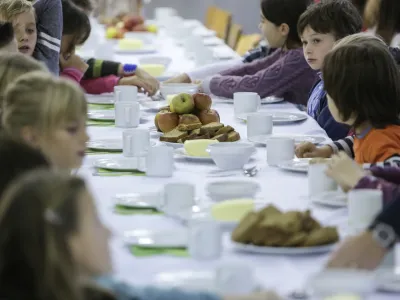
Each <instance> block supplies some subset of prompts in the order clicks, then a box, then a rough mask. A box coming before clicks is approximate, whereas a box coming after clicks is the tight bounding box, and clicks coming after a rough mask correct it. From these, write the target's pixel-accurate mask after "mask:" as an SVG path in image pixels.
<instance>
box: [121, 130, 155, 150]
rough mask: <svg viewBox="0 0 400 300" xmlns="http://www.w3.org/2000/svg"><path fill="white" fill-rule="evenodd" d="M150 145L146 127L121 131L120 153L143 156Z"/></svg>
mask: <svg viewBox="0 0 400 300" xmlns="http://www.w3.org/2000/svg"><path fill="white" fill-rule="evenodd" d="M149 147H150V132H149V130H148V129H142V128H135V129H130V130H125V131H124V132H123V133H122V153H123V155H124V156H126V157H135V156H144V155H146V154H147V151H148V150H149Z"/></svg>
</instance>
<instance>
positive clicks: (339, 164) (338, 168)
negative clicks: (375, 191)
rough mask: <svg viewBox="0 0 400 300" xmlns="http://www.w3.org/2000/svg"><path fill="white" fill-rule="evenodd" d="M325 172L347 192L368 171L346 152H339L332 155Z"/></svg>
mask: <svg viewBox="0 0 400 300" xmlns="http://www.w3.org/2000/svg"><path fill="white" fill-rule="evenodd" d="M326 174H327V175H328V176H329V177H331V178H333V179H334V180H335V181H336V182H337V183H338V184H339V185H340V186H341V187H342V189H343V190H344V191H345V192H347V191H349V190H351V189H352V188H354V187H355V186H356V184H357V183H358V182H359V181H360V179H361V178H362V177H364V176H366V175H367V174H368V173H367V172H365V171H364V169H363V168H362V167H361V166H360V165H358V164H357V163H356V162H355V161H354V160H352V159H351V158H350V157H349V156H348V155H347V154H346V153H344V152H339V154H338V155H334V156H332V159H331V161H330V162H329V163H328V169H327V170H326Z"/></svg>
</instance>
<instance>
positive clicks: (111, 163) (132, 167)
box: [93, 157, 146, 172]
mask: <svg viewBox="0 0 400 300" xmlns="http://www.w3.org/2000/svg"><path fill="white" fill-rule="evenodd" d="M93 165H94V167H96V168H101V169H105V170H111V171H140V172H145V170H146V167H145V166H146V159H145V157H133V158H129V157H115V158H101V159H98V160H96V161H95V162H94V164H93Z"/></svg>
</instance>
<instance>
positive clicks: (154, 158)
mask: <svg viewBox="0 0 400 300" xmlns="http://www.w3.org/2000/svg"><path fill="white" fill-rule="evenodd" d="M173 171H174V149H173V148H172V147H168V146H165V145H158V146H155V147H150V148H149V150H148V151H147V157H146V175H147V176H149V177H171V176H172V173H173Z"/></svg>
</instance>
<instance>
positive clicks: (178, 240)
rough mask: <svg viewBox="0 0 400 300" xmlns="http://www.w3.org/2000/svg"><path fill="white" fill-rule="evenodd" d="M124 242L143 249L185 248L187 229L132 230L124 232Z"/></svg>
mask: <svg viewBox="0 0 400 300" xmlns="http://www.w3.org/2000/svg"><path fill="white" fill-rule="evenodd" d="M124 241H125V243H126V244H128V245H131V246H140V247H143V248H146V247H147V248H186V247H187V244H188V230H187V229H175V230H173V229H170V230H163V229H160V230H132V231H125V232H124Z"/></svg>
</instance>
